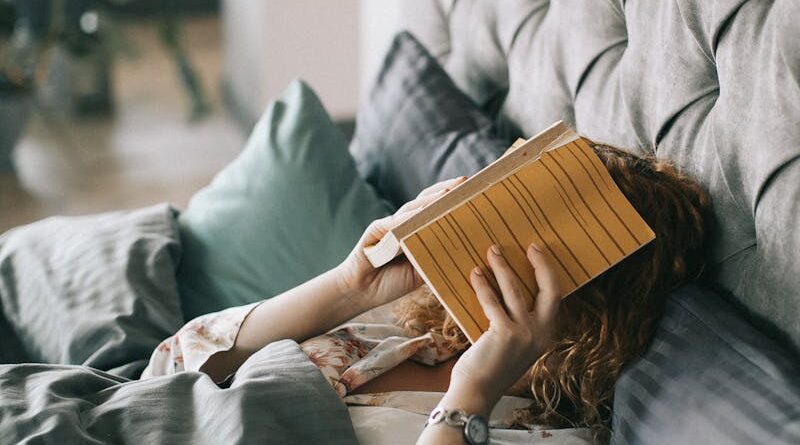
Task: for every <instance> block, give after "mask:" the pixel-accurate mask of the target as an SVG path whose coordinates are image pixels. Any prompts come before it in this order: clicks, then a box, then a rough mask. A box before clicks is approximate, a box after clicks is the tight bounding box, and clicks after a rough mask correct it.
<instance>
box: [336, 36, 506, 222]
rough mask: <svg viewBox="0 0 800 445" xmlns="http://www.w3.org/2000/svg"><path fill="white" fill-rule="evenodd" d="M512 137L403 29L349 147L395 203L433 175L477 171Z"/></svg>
mask: <svg viewBox="0 0 800 445" xmlns="http://www.w3.org/2000/svg"><path fill="white" fill-rule="evenodd" d="M510 143H511V141H509V140H507V139H504V138H500V137H498V136H496V135H495V130H494V126H493V124H492V121H491V120H490V119H489V117H488V116H486V115H485V114H484V113H483V112H482V111H481V110H480V108H478V106H477V105H475V103H474V102H473V101H472V100H471V99H469V98H468V97H467V96H466V95H465V94H464V93H463V92H461V91H460V90H459V89H458V87H456V86H455V84H453V81H452V80H450V77H449V76H448V75H447V73H445V71H444V70H443V69H442V68H441V66H439V64H438V62H437V61H436V60H435V59H434V58H433V57H431V55H430V54H428V51H427V50H426V49H425V48H424V47H423V46H422V45H421V44H420V43H419V42H417V40H416V39H415V38H414V37H413V36H412V35H411V34H409V33H407V32H404V33H400V34H399V35H398V36H397V37H396V38H395V40H394V42H393V43H392V46H391V48H390V50H389V53H388V55H387V57H386V60H385V61H384V64H383V68H382V70H381V72H380V74H379V76H378V79H377V81H376V83H375V86H374V87H373V89H372V91H371V93H370V95H369V100H368V101H366V103H364V104H363V105H362V107H361V108H360V109H359V112H358V118H357V121H356V133H355V137H354V139H353V141H352V143H351V145H350V151H351V153H352V154H353V157H354V158H355V159H356V165H357V166H358V169H359V173H361V175H362V176H363V177H364V178H366V179H367V182H369V183H371V184H372V185H373V186H375V187H376V188H377V189H378V191H379V193H380V194H381V195H382V196H383V197H384V198H386V199H388V200H389V201H391V202H392V203H393V204H394V205H397V206H399V205H401V204H403V203H405V202H407V201H409V200H410V199H412V198H414V197H415V196H417V194H418V193H419V192H420V191H421V190H422V189H424V188H425V187H427V186H428V185H430V184H432V183H434V182H436V181H439V180H443V179H449V178H453V177H457V176H461V175H471V174H473V173H475V172H477V171H478V170H480V169H481V168H483V167H484V166H486V165H487V164H489V163H490V162H492V161H494V160H495V159H496V158H497V157H498V156H500V155H501V154H502V153H503V152H504V150H505V149H506V148H507V147H508V146H509V145H510Z"/></svg>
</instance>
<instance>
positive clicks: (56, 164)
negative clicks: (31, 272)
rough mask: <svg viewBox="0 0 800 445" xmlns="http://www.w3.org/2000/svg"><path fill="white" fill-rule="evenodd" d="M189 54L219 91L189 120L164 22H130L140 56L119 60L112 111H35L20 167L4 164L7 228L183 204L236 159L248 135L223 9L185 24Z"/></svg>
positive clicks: (0, 227) (2, 202) (0, 225)
mask: <svg viewBox="0 0 800 445" xmlns="http://www.w3.org/2000/svg"><path fill="white" fill-rule="evenodd" d="M184 29H185V32H186V39H187V42H188V47H189V48H190V52H191V53H190V56H191V58H192V59H193V61H194V62H195V64H196V65H197V67H198V69H199V71H200V72H201V75H202V78H203V82H204V84H205V87H206V90H207V91H208V92H209V94H210V95H211V96H212V99H213V106H214V110H213V113H212V115H210V116H209V117H207V118H206V119H205V120H203V121H201V122H198V123H190V122H189V121H188V114H189V112H188V110H189V107H188V105H187V100H186V97H185V95H184V93H183V90H181V88H180V85H179V83H178V79H177V76H176V74H175V70H174V66H173V64H172V61H171V59H169V58H168V57H167V55H166V54H165V52H164V50H163V48H162V46H161V45H160V44H159V42H158V41H157V37H156V32H157V26H156V23H137V24H132V25H126V27H125V34H126V35H127V36H128V37H129V38H131V39H132V40H133V41H134V42H135V43H136V45H137V46H138V50H139V53H140V54H139V57H138V58H136V59H132V60H124V59H123V60H120V61H119V62H118V63H117V64H116V65H115V73H114V82H115V86H114V89H115V93H114V94H115V103H116V111H115V113H114V115H113V117H110V118H103V119H91V120H74V119H71V120H66V119H57V118H54V117H52V116H51V117H48V116H45V115H44V113H42V112H36V113H35V114H34V116H33V117H32V119H31V120H30V122H29V124H28V127H27V130H26V134H25V136H24V138H23V139H22V140H21V142H20V144H19V145H18V147H17V151H16V155H15V156H16V160H17V166H18V171H17V174H16V175H13V174H2V173H0V232H4V231H5V230H7V229H9V228H11V227H14V226H17V225H20V224H25V223H28V222H32V221H35V220H38V219H41V218H44V217H47V216H51V215H57V214H62V215H79V214H88V213H96V212H104V211H109V210H116V209H127V208H136V207H142V206H147V205H150V204H155V203H159V202H165V201H168V202H172V203H174V204H175V205H177V206H179V207H184V206H185V205H186V203H187V202H188V200H189V198H190V197H191V196H192V194H194V192H195V191H197V190H198V189H200V188H201V187H203V186H204V185H205V184H207V183H208V182H209V180H210V179H211V178H212V177H213V175H214V174H215V173H216V172H217V171H219V170H220V169H221V168H222V167H224V166H225V165H226V164H227V163H228V162H230V161H231V160H232V159H233V158H234V157H235V156H236V154H237V153H238V152H239V150H240V149H241V146H242V144H243V141H244V137H243V134H242V132H241V131H240V129H239V127H237V126H236V124H235V123H234V122H233V121H232V120H231V119H230V118H229V117H228V116H226V114H225V111H224V109H223V106H222V104H221V100H220V98H219V96H220V94H219V90H220V89H219V84H220V79H221V75H222V54H221V44H220V43H221V42H220V29H219V24H218V22H217V19H216V18H215V17H201V18H192V19H190V20H189V21H188V22H187V23H186V27H185V28H184Z"/></svg>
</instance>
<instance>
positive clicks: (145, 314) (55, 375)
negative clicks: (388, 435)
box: [0, 205, 356, 444]
mask: <svg viewBox="0 0 800 445" xmlns="http://www.w3.org/2000/svg"><path fill="white" fill-rule="evenodd" d="M174 218H175V212H174V211H173V210H172V209H171V208H169V206H167V205H160V206H154V207H150V208H147V209H142V210H137V211H131V212H116V213H110V214H105V215H98V216H91V217H80V218H58V219H49V220H45V221H42V222H39V223H35V224H32V225H29V226H26V227H23V228H19V229H15V230H14V231H11V232H9V233H7V234H5V235H3V236H2V237H0V304H1V305H2V318H0V362H2V363H3V364H1V365H0V444H14V443H29V444H38V443H52V444H72V443H114V444H117V443H120V444H123V443H132V444H150V443H153V444H160V443H165V444H197V443H201V444H202V443H210V444H211V443H213V444H229V443H231V444H232V443H266V444H271V443H275V444H284V443H285V444H294V443H297V444H314V443H325V444H340V443H343V444H344V443H346V444H352V443H356V439H355V435H354V432H353V428H352V424H351V423H350V418H349V415H348V413H347V408H346V406H345V405H344V404H343V403H342V402H341V400H340V399H339V398H338V396H337V395H336V394H335V393H334V392H333V390H332V389H331V388H330V386H329V385H328V383H327V382H326V381H325V379H324V378H323V377H322V375H321V374H320V373H319V371H318V370H317V368H316V367H315V366H314V365H313V364H312V363H311V362H310V361H309V360H308V359H307V357H306V356H305V354H303V353H302V351H300V349H299V348H298V346H297V344H296V343H294V342H292V341H289V340H284V341H280V342H276V343H273V344H271V345H269V346H267V347H266V348H264V349H262V350H261V351H260V352H258V353H257V354H255V355H253V356H252V357H251V358H250V359H249V360H248V361H247V362H246V363H245V364H244V365H243V366H242V367H241V368H240V369H239V371H238V372H237V374H236V375H235V377H234V379H233V381H232V383H231V384H230V386H229V387H227V388H220V387H218V386H217V385H215V384H214V383H213V382H212V381H211V380H210V379H209V378H208V377H207V376H206V375H205V374H200V373H189V372H187V373H181V374H176V375H171V376H165V377H158V378H153V379H148V380H137V378H138V374H139V373H141V370H142V368H143V366H144V364H145V363H146V362H147V359H148V358H149V354H150V352H151V351H152V349H153V348H154V347H155V346H156V345H157V344H158V342H159V341H160V340H161V339H163V338H165V337H166V336H168V335H169V334H171V333H172V332H174V330H177V329H178V328H179V327H180V325H181V323H182V322H183V314H182V313H180V304H179V303H180V302H179V298H178V295H177V292H176V291H175V289H176V283H175V282H174V279H175V278H174V268H175V265H176V264H177V261H179V259H180V242H179V236H178V234H177V229H176V226H175V224H174ZM23 362H40V363H23Z"/></svg>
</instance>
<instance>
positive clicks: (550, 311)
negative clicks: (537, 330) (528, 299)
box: [528, 244, 561, 323]
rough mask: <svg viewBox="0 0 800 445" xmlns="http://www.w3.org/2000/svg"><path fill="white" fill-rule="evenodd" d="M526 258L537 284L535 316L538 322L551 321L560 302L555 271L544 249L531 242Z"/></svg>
mask: <svg viewBox="0 0 800 445" xmlns="http://www.w3.org/2000/svg"><path fill="white" fill-rule="evenodd" d="M528 260H529V261H530V262H531V264H532V265H533V270H534V272H535V274H536V284H537V285H538V286H539V293H538V294H537V295H536V303H535V312H536V317H537V319H538V320H539V321H540V322H543V323H551V322H552V321H554V320H555V318H556V315H557V313H558V307H559V305H560V304H561V291H560V290H559V288H558V277H557V276H556V271H555V269H554V268H553V265H552V263H551V262H550V260H549V259H548V256H547V254H546V253H545V252H544V250H543V249H541V248H540V247H538V246H535V245H533V244H531V245H530V247H528Z"/></svg>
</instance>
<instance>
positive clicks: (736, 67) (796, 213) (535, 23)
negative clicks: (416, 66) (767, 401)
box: [412, 0, 800, 350]
mask: <svg viewBox="0 0 800 445" xmlns="http://www.w3.org/2000/svg"><path fill="white" fill-rule="evenodd" d="M424 8H425V10H426V12H427V14H426V16H427V17H428V19H426V20H425V21H423V22H422V25H421V26H415V27H412V31H413V32H415V33H416V34H417V36H418V37H419V38H420V39H421V40H422V41H423V42H424V43H425V44H426V45H427V46H428V47H429V49H430V50H431V52H432V53H433V54H434V55H436V56H437V57H438V58H439V60H440V61H441V62H442V64H443V65H444V66H445V68H446V69H447V71H448V72H449V73H450V75H451V76H452V77H453V79H454V81H455V82H456V84H457V85H458V86H459V87H461V88H462V89H463V90H464V91H465V92H467V93H468V94H469V95H470V96H471V97H472V98H473V99H475V100H476V101H477V102H478V103H479V104H480V105H481V106H483V107H484V108H486V109H489V110H499V118H500V119H501V122H502V123H503V124H504V125H503V128H504V129H505V131H508V132H512V133H518V134H520V135H528V136H530V135H533V134H535V133H537V132H538V131H540V130H542V129H544V128H545V127H546V126H548V125H549V124H551V123H552V122H554V121H556V120H559V119H564V120H566V121H567V122H570V123H571V124H572V125H574V126H575V128H576V129H577V130H578V132H580V133H581V134H583V135H585V136H587V137H589V138H591V139H594V140H596V141H599V142H604V143H607V144H612V145H616V146H619V147H624V148H628V149H630V150H634V151H638V152H640V153H647V152H650V153H653V152H654V153H655V154H656V156H658V157H659V158H667V159H670V160H671V161H673V162H674V163H676V164H677V165H679V166H680V167H681V168H682V169H683V171H685V172H687V173H689V174H691V175H693V176H694V177H696V178H697V179H698V180H699V181H700V182H701V183H702V184H703V185H704V186H705V187H706V189H707V190H708V191H709V192H710V194H711V196H712V198H713V201H714V206H715V212H716V216H717V219H718V226H719V227H718V233H717V235H716V239H715V240H714V249H713V258H714V259H715V265H714V268H713V270H712V274H711V275H710V276H711V277H712V279H713V281H715V282H716V283H717V284H719V285H720V287H721V288H722V289H724V290H726V291H728V293H729V295H731V296H732V298H735V299H736V300H738V302H739V303H740V304H741V305H743V306H744V307H745V308H746V309H747V310H748V311H749V313H750V314H751V318H752V320H753V321H754V322H756V323H757V324H759V325H761V326H762V327H767V328H770V329H773V333H779V334H780V335H781V336H782V337H783V340H785V341H786V342H788V343H789V345H791V346H793V347H794V348H795V349H798V350H800V25H798V24H799V23H800V2H798V1H796V0H758V1H756V0H750V1H748V0H638V1H637V0H628V1H625V0H556V1H545V0H501V1H498V0H427V1H426V2H425V3H424ZM775 328H777V329H775Z"/></svg>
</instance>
